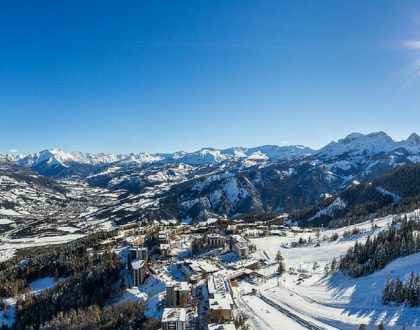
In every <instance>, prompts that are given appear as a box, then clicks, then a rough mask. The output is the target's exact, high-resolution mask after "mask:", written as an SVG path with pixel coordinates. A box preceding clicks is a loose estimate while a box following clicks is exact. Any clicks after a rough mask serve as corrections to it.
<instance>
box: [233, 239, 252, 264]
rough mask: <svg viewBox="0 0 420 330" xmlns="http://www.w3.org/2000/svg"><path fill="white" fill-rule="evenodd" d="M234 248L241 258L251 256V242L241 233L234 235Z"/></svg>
mask: <svg viewBox="0 0 420 330" xmlns="http://www.w3.org/2000/svg"><path fill="white" fill-rule="evenodd" d="M231 245H232V250H233V252H235V253H236V254H237V255H238V257H239V258H241V259H244V258H248V256H249V243H248V240H246V239H245V238H243V237H242V236H240V235H232V243H231Z"/></svg>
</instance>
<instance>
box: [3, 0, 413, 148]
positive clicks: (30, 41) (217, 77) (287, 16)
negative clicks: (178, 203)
mask: <svg viewBox="0 0 420 330" xmlns="http://www.w3.org/2000/svg"><path fill="white" fill-rule="evenodd" d="M0 9H1V10H0V40H1V41H2V42H1V49H2V51H1V52H0V123H1V124H2V125H1V130H0V141H1V143H0V153H6V152H13V151H16V152H21V153H29V152H36V151H39V150H43V149H48V148H52V147H57V148H60V149H63V150H66V151H86V152H106V153H129V152H140V151H144V152H174V151H178V150H186V151H193V150H197V149H200V148H203V147H214V148H220V149H223V148H228V147H232V146H246V147H252V146H257V145H264V144H277V145H282V144H302V145H305V146H308V147H311V148H313V149H318V148H320V147H322V146H323V145H325V144H327V143H329V142H331V141H332V140H338V139H340V138H344V137H345V136H346V135H348V134H349V133H351V132H355V131H357V132H361V133H370V132H376V131H384V132H386V133H387V134H388V135H390V136H391V137H392V138H393V139H394V140H397V141H399V140H402V139H406V138H407V137H408V136H409V135H410V134H411V133H412V132H416V133H417V134H418V133H419V132H420V124H419V123H420V121H419V118H420V116H419V115H420V109H419V105H420V102H419V101H420V93H418V91H419V87H420V52H419V50H420V42H419V40H420V24H419V23H420V4H419V3H416V2H414V1H399V2H395V1H390V0H386V1H372V2H369V3H366V2H364V1H361V0H359V1H352V2H333V1H322V2H314V1H309V0H308V1H299V2H297V1H284V2H281V3H277V2H270V1H259V2H244V1H229V2H226V1H212V2H208V1H191V2H190V1H154V2H146V1H140V2H135V1H128V2H124V4H121V2H117V1H110V2H107V5H104V4H103V3H102V2H88V3H86V2H82V1H71V2H70V1H62V2H55V1H42V2H37V3H25V2H20V1H13V2H12V1H10V2H3V3H2V4H1V5H0Z"/></svg>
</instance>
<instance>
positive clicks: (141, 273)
mask: <svg viewBox="0 0 420 330" xmlns="http://www.w3.org/2000/svg"><path fill="white" fill-rule="evenodd" d="M130 268H131V277H132V279H133V284H134V286H139V285H141V284H143V283H144V280H145V279H146V275H147V267H146V261H144V260H134V261H132V262H131V266H130Z"/></svg>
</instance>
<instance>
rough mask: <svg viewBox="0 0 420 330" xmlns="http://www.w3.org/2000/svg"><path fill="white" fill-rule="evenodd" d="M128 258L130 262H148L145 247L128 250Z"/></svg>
mask: <svg viewBox="0 0 420 330" xmlns="http://www.w3.org/2000/svg"><path fill="white" fill-rule="evenodd" d="M129 258H130V260H136V259H139V260H145V261H147V260H148V251H147V247H136V248H131V249H130V254H129Z"/></svg>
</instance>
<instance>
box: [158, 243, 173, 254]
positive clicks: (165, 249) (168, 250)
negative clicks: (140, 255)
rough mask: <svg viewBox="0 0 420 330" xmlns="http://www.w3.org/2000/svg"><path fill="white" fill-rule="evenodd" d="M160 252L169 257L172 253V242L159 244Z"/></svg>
mask: <svg viewBox="0 0 420 330" xmlns="http://www.w3.org/2000/svg"><path fill="white" fill-rule="evenodd" d="M159 250H160V254H161V255H162V256H164V257H169V256H170V255H171V245H170V244H161V245H159Z"/></svg>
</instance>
